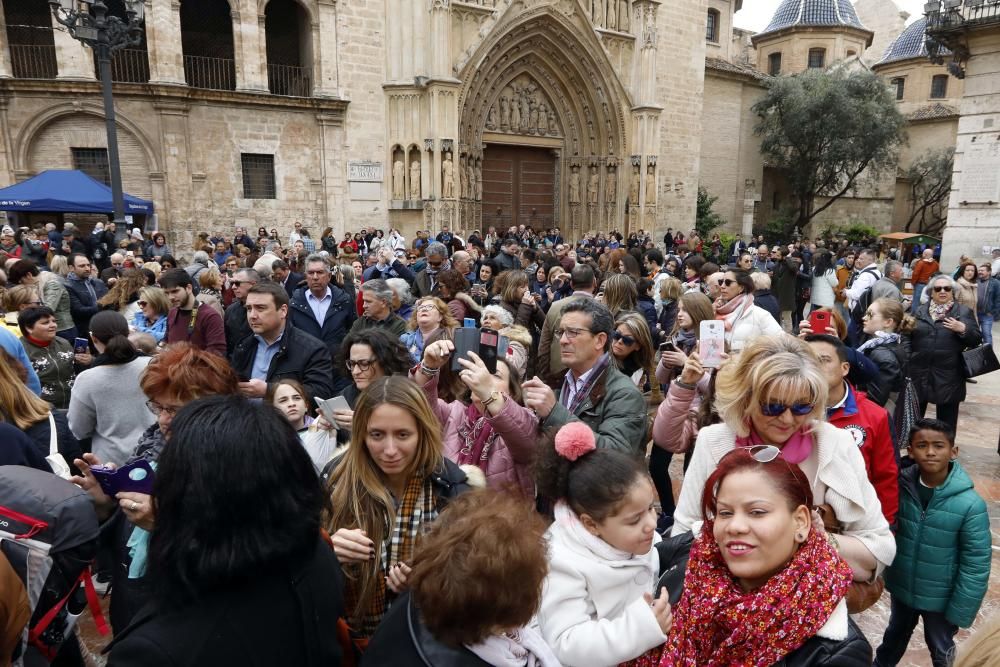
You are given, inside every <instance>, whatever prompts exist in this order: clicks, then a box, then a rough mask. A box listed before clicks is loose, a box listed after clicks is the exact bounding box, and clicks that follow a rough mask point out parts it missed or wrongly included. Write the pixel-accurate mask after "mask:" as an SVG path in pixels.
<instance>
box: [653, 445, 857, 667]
mask: <svg viewBox="0 0 1000 667" xmlns="http://www.w3.org/2000/svg"><path fill="white" fill-rule="evenodd" d="M812 507H813V494H812V489H811V487H810V485H809V480H808V478H807V477H806V475H805V474H804V473H803V472H802V470H801V469H800V468H799V466H798V465H796V464H794V463H789V462H788V460H787V459H786V458H785V457H784V456H783V455H782V451H781V449H779V448H778V447H776V446H774V445H757V446H753V447H741V448H738V449H734V450H733V451H731V452H729V453H728V454H726V455H725V456H724V457H722V460H720V461H719V464H718V466H717V467H716V468H715V470H714V471H713V472H712V474H711V475H710V476H709V478H708V480H707V481H706V483H705V487H704V491H703V493H702V494H701V511H702V518H703V519H704V524H703V525H702V527H701V530H700V533H698V537H697V539H696V540H695V542H694V544H693V546H692V547H691V555H690V559H689V561H688V565H687V574H686V576H685V579H684V592H683V593H682V595H681V599H680V601H679V602H678V603H677V605H676V607H675V608H674V610H673V625H672V626H671V628H670V632H669V634H668V639H667V645H666V646H665V647H664V651H663V657H662V659H661V661H660V667H674V666H680V665H771V664H775V663H780V664H782V665H788V666H789V667H794V666H799V665H817V664H837V665H847V666H850V665H858V666H859V667H860V666H861V665H870V664H871V656H872V652H871V646H870V645H869V644H868V641H867V640H866V639H865V637H864V635H862V634H861V631H860V630H859V629H858V627H857V626H856V625H854V623H853V621H851V620H850V617H849V616H848V614H847V603H846V601H845V598H844V596H845V594H846V592H847V589H848V587H849V586H850V584H851V581H852V580H853V578H854V576H853V572H852V570H851V567H850V566H849V565H848V564H847V563H846V562H845V561H844V559H843V558H841V556H840V555H839V554H838V553H837V550H836V548H834V543H833V542H832V541H831V540H830V539H829V538H828V537H827V534H826V531H825V530H824V528H823V522H822V521H821V520H819V519H818V517H817V516H816V515H815V514H814V512H813V511H812Z"/></svg>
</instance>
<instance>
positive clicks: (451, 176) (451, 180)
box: [441, 153, 455, 199]
mask: <svg viewBox="0 0 1000 667" xmlns="http://www.w3.org/2000/svg"><path fill="white" fill-rule="evenodd" d="M441 196H442V197H444V198H446V199H451V198H452V197H454V196H455V163H454V162H452V161H451V153H445V155H444V162H442V163H441Z"/></svg>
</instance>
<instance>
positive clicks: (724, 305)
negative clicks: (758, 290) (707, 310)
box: [712, 294, 753, 331]
mask: <svg viewBox="0 0 1000 667" xmlns="http://www.w3.org/2000/svg"><path fill="white" fill-rule="evenodd" d="M712 305H713V307H714V308H715V319H717V320H722V321H723V322H724V323H725V325H726V331H732V330H733V326H734V325H735V324H736V323H737V322H738V321H739V320H740V319H741V318H742V317H743V316H744V315H746V314H747V312H748V311H749V310H750V308H752V307H753V294H740V295H739V296H737V297H733V298H732V299H730V300H729V301H723V300H722V297H719V298H718V299H716V300H715V303H714V304H712Z"/></svg>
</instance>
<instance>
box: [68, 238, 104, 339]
mask: <svg viewBox="0 0 1000 667" xmlns="http://www.w3.org/2000/svg"><path fill="white" fill-rule="evenodd" d="M69 266H70V272H69V274H68V275H67V276H66V291H67V292H69V312H70V314H71V315H72V316H73V323H74V324H75V325H76V330H77V331H78V332H83V331H90V318H91V317H93V316H94V315H95V314H96V313H97V311H98V310H100V307H99V306H98V305H97V300H98V299H100V298H101V297H102V296H104V295H105V294H107V293H108V288H107V286H106V285H105V284H104V283H102V282H101V281H100V280H97V279H95V278H93V277H92V276H91V268H92V266H91V263H90V260H89V259H88V258H87V256H86V255H84V254H81V253H73V254H72V255H70V256H69Z"/></svg>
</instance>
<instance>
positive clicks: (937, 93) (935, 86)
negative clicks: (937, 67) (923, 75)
mask: <svg viewBox="0 0 1000 667" xmlns="http://www.w3.org/2000/svg"><path fill="white" fill-rule="evenodd" d="M944 97H948V75H947V74H937V75H935V76H934V78H933V79H931V99H935V100H939V99H941V98H944Z"/></svg>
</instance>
